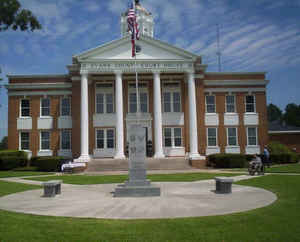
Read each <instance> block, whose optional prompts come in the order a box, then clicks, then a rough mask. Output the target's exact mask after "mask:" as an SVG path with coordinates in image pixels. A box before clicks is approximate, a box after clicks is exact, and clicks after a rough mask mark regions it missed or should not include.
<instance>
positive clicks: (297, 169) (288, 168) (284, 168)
mask: <svg viewBox="0 0 300 242" xmlns="http://www.w3.org/2000/svg"><path fill="white" fill-rule="evenodd" d="M223 170H224V171H225V170H226V171H241V172H248V169H247V168H236V169H223ZM265 172H266V173H300V163H296V164H284V165H272V166H271V167H270V168H268V167H265Z"/></svg>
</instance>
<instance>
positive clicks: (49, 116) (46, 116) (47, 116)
mask: <svg viewBox="0 0 300 242" xmlns="http://www.w3.org/2000/svg"><path fill="white" fill-rule="evenodd" d="M43 99H48V100H49V115H42V108H43V107H42V100H43ZM40 118H51V99H50V98H49V97H41V98H40Z"/></svg>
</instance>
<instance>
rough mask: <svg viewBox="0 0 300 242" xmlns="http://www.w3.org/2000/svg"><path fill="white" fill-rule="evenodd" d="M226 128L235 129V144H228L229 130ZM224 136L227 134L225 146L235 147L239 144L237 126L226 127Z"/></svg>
mask: <svg viewBox="0 0 300 242" xmlns="http://www.w3.org/2000/svg"><path fill="white" fill-rule="evenodd" d="M228 129H235V133H236V137H235V140H236V144H235V145H230V144H229V131H228ZM226 136H227V146H228V147H237V146H239V139H238V128H237V127H226ZM231 137H233V136H231Z"/></svg>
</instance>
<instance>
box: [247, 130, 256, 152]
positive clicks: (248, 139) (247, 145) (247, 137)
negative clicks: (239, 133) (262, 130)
mask: <svg viewBox="0 0 300 242" xmlns="http://www.w3.org/2000/svg"><path fill="white" fill-rule="evenodd" d="M249 128H254V129H255V134H256V144H255V145H250V144H249ZM246 129H247V146H253V147H256V146H258V137H257V136H258V132H257V131H258V130H257V127H253V126H248V127H246Z"/></svg>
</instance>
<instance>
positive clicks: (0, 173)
mask: <svg viewBox="0 0 300 242" xmlns="http://www.w3.org/2000/svg"><path fill="white" fill-rule="evenodd" d="M49 174H54V173H52V172H38V171H0V178H6V177H22V176H40V175H49Z"/></svg>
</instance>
